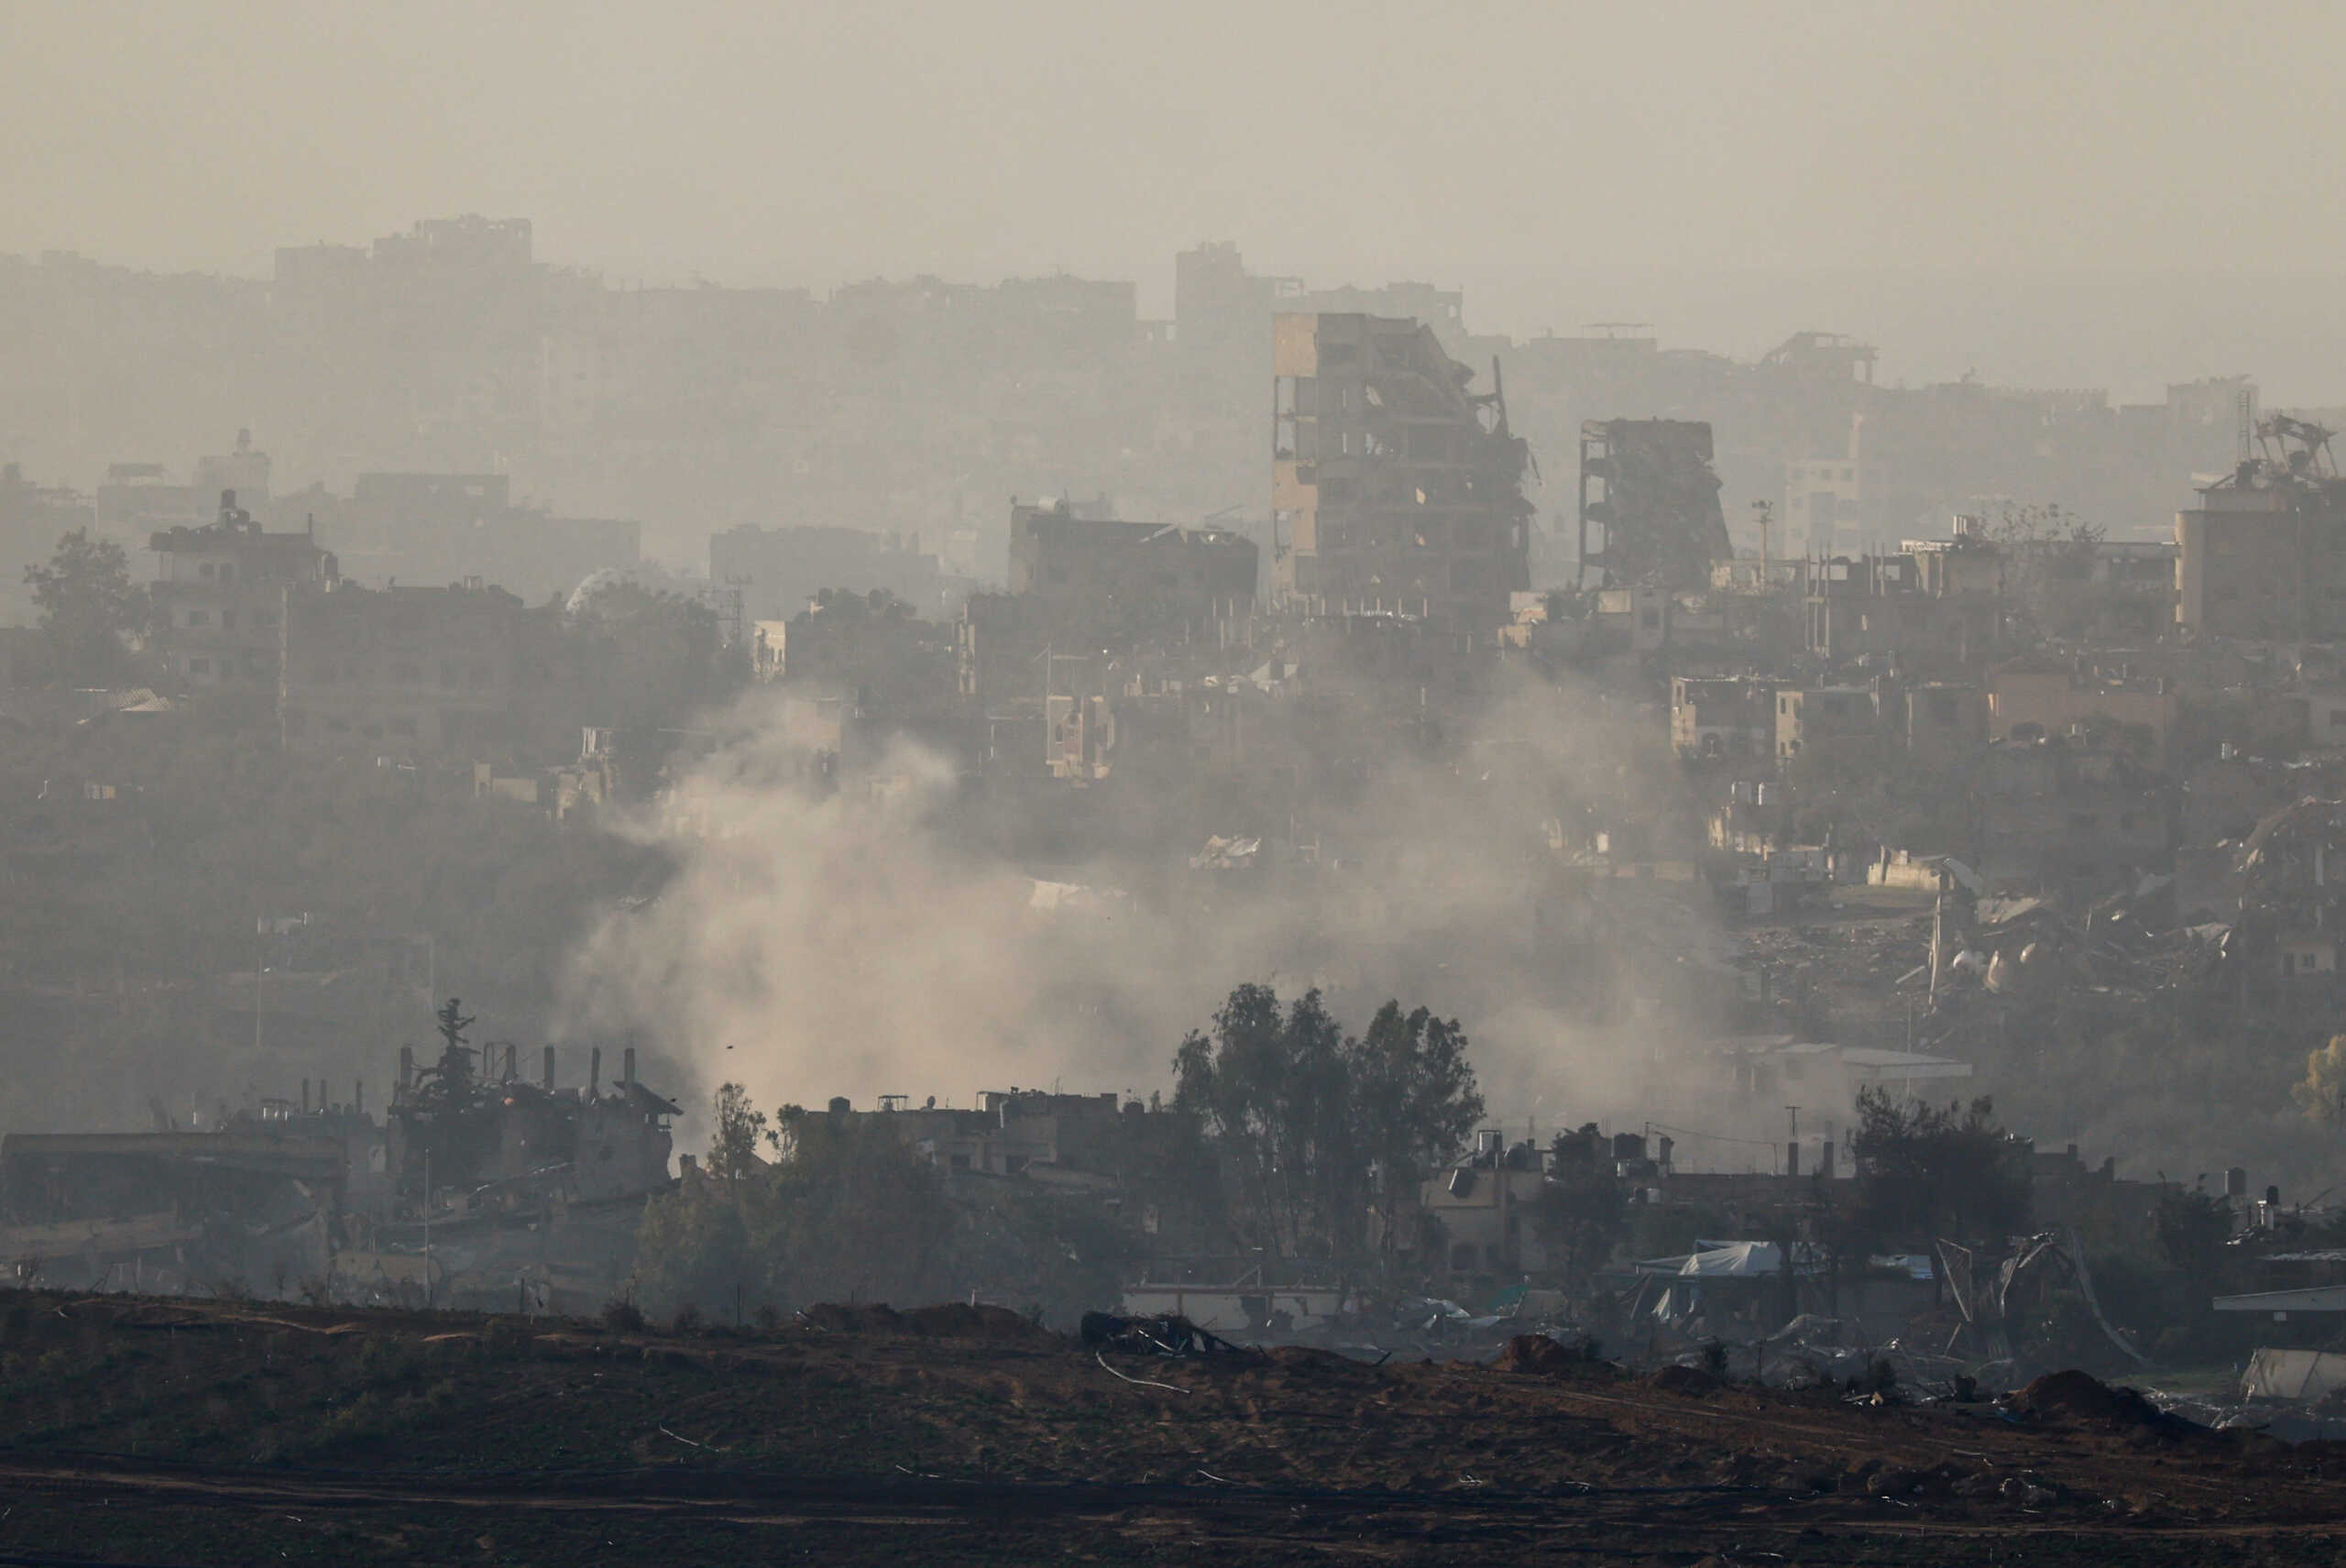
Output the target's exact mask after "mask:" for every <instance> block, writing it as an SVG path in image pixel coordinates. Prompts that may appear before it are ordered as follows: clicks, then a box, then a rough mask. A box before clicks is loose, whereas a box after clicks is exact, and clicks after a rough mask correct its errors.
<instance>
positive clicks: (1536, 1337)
mask: <svg viewBox="0 0 2346 1568" xmlns="http://www.w3.org/2000/svg"><path fill="white" fill-rule="evenodd" d="M1491 1369H1492V1370H1493V1371H1495V1372H1525V1373H1530V1374H1532V1375H1533V1376H1540V1377H1588V1376H1611V1375H1612V1373H1613V1371H1614V1368H1613V1367H1612V1365H1610V1364H1609V1363H1607V1362H1603V1361H1599V1360H1597V1359H1596V1358H1595V1356H1593V1355H1591V1354H1589V1353H1588V1352H1587V1351H1586V1350H1585V1349H1583V1348H1580V1347H1577V1346H1574V1345H1569V1344H1560V1343H1557V1342H1556V1341H1554V1340H1552V1339H1550V1338H1549V1337H1548V1336H1547V1335H1546V1334H1518V1335H1516V1336H1515V1338H1513V1339H1511V1340H1509V1341H1507V1348H1506V1349H1504V1350H1502V1351H1500V1352H1499V1354H1498V1356H1497V1358H1496V1360H1494V1361H1493V1362H1492V1363H1491Z"/></svg>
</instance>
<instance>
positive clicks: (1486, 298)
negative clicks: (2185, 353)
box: [0, 0, 2346, 395]
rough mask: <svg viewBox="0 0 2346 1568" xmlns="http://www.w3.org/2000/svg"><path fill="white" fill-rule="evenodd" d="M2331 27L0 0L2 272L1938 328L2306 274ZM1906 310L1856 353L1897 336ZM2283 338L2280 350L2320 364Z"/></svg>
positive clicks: (2038, 18) (2321, 232)
mask: <svg viewBox="0 0 2346 1568" xmlns="http://www.w3.org/2000/svg"><path fill="white" fill-rule="evenodd" d="M2341 18H2346V6H2337V5H2314V4H2292V3H2286V0H2285V3H2279V4H2275V3H2272V0H2267V3H2264V4H2261V5H2255V6H2253V7H2242V6H2240V5H2226V6H2214V5H2196V6H2186V5H2148V4H2143V5H2115V4H2112V5H2076V4H2067V5H2065V4H2047V3H2045V0H1975V3H1973V4H1967V5H1953V4H1921V3H1915V0H1892V3H1889V4H1884V3H1881V0H1870V3H1867V4H1837V3H1814V4H1804V5H1800V4H1779V5H1749V4H1724V3H1723V4H1717V5H1684V4H1667V3H1664V4H1655V3H1651V0H1648V3H1644V4H1639V5H1623V4H1620V3H1619V0H1608V3H1607V4H1604V5H1576V4H1556V3H1552V0H1551V3H1549V4H1526V5H1501V4H1476V3H1474V0H1448V3H1444V4H1425V3H1423V0H1418V3H1414V4H1409V5H1378V4H1357V5H1301V4H1279V3H1277V0H1272V3H1270V4H1264V3H1262V0H1250V3H1243V4H1242V3H1233V0H1182V3H1181V4H1176V5H1158V6H1153V7H1145V6H1140V5H1102V4H1099V3H1098V0H1084V3H1081V4H1075V3H1068V0H997V3H994V4H989V5H903V4H891V3H885V0H882V3H874V0H859V3H856V4H839V3H833V0H789V3H785V4H780V5H775V4H716V3H710V0H662V3H660V4H656V5H655V4H651V3H648V0H643V3H636V4H625V5H620V4H610V3H607V0H565V3H563V4H536V3H532V4H498V3H496V0H469V3H466V4H442V3H438V0H403V3H401V4H399V5H361V4H354V3H347V0H345V3H333V4H323V5H321V4H318V3H317V0H302V3H300V4H292V3H280V0H208V3H204V4H177V3H170V4H156V5H109V4H104V3H102V0H75V3H71V4H50V3H48V0H0V51H5V59H6V60H8V62H9V65H10V69H9V71H8V72H7V78H8V81H7V89H6V91H5V93H0V176H4V177H5V182H4V183H0V194H5V200H0V250H14V251H32V250H38V249H42V248H46V247H60V248H72V249H78V250H81V251H83V252H85V253H87V254H91V255H93V256H97V257H100V258H104V259H109V260H120V261H133V262H139V263H145V264H150V265H157V266H168V267H181V266H198V267H214V268H223V269H233V270H237V271H250V272H256V273H258V272H262V271H265V270H266V269H267V267H268V262H269V253H270V251H271V250H272V249H273V247H275V246H277V245H278V244H280V243H284V242H288V241H296V240H314V239H321V238H325V239H334V240H339V241H355V242H363V241H364V240H366V239H367V238H368V237H370V236H375V235H378V234H383V233H388V232H390V231H392V230H395V229H399V228H403V227H405V226H406V225H408V224H410V223H411V222H412V221H413V220H414V219H415V218H417V217H419V216H422V215H425V214H451V213H458V212H467V211H477V212H483V213H488V214H496V215H527V216H530V217H532V218H534V219H535V220H536V222H537V225H538V247H539V253H540V255H541V256H542V257H544V258H550V259H557V260H565V261H576V262H579V263H582V264H586V265H592V266H597V267H599V268H601V269H604V270H606V271H607V272H609V273H612V274H618V275H637V274H641V275H648V276H650V277H652V278H654V279H659V280H677V279H684V278H688V277H691V276H693V275H695V274H696V273H697V274H703V275H706V276H707V277H709V278H711V279H713V280H720V281H729V282H730V281H788V282H806V283H811V284H814V285H816V286H818V287H820V286H825V285H828V283H831V282H833V281H837V280H841V279H844V278H850V277H857V276H866V275H871V274H874V273H888V274H894V275H902V274H905V273H909V272H914V271H919V270H933V271H938V272H943V273H946V274H948V275H952V276H957V277H970V278H983V277H988V276H994V275H999V274H1002V273H1003V272H1008V271H1021V272H1035V271H1045V270H1049V269H1054V268H1060V267H1064V268H1067V269H1072V270H1077V271H1083V272H1090V273H1106V274H1112V275H1118V276H1126V277H1136V278H1139V279H1140V280H1142V282H1143V285H1144V290H1145V293H1144V304H1145V307H1150V308H1154V309H1156V310H1158V311H1162V310H1163V309H1165V308H1166V302H1167V295H1168V291H1169V287H1168V280H1169V265H1170V264H1169V258H1170V256H1171V254H1172V253H1173V251H1175V250H1176V249H1178V248H1180V247H1184V246H1186V245H1189V244H1192V243H1194V242H1195V241H1197V240H1199V239H1200V238H1205V237H1228V238H1234V239H1236V240H1237V241H1238V242H1239V243H1240V245H1241V247H1242V248H1243V249H1244V251H1245V253H1246V255H1247V257H1248V258H1249V260H1250V262H1253V263H1254V264H1255V265H1257V266H1258V267H1262V268H1266V269H1279V270H1307V271H1309V272H1310V275H1311V276H1313V277H1314V278H1315V279H1316V280H1327V281H1339V280H1347V279H1349V280H1357V281H1365V282H1366V281H1381V280H1384V279H1385V278H1386V277H1387V276H1420V277H1431V278H1433V279H1435V280H1441V281H1446V282H1467V283H1469V284H1475V283H1477V282H1478V280H1479V281H1480V283H1481V289H1480V291H1479V292H1478V293H1477V294H1476V295H1474V296H1472V297H1470V311H1472V312H1473V314H1474V319H1475V321H1476V323H1477V324H1480V325H1484V326H1488V327H1493V328H1496V329H1500V330H1508V331H1514V332H1518V333H1520V332H1529V331H1536V330H1537V329H1538V328H1539V327H1540V325H1542V324H1552V325H1555V326H1557V327H1558V328H1559V330H1569V329H1571V328H1572V327H1573V326H1575V325H1577V324H1578V318H1576V317H1575V316H1574V312H1575V311H1576V310H1578V309H1582V308H1586V309H1589V310H1595V311H1602V310H1606V309H1607V308H1608V306H1609V305H1610V304H1611V302H1610V301H1608V300H1607V299H1606V298H1604V297H1601V296H1602V294H1603V291H1590V290H1587V289H1577V288H1575V289H1564V288H1561V287H1559V288H1557V289H1554V290H1552V291H1551V290H1550V289H1548V288H1547V286H1546V285H1545V284H1544V283H1543V280H1544V279H1545V278H1546V277H1548V276H1549V275H1550V274H1551V271H1552V273H1553V275H1554V276H1556V277H1558V278H1565V277H1573V276H1576V277H1579V278H1582V279H1614V280H1626V281H1629V282H1633V281H1634V280H1636V279H1638V278H1639V277H1640V276H1644V275H1646V274H1648V273H1649V272H1650V270H1652V269H1659V270H1660V273H1661V274H1662V275H1666V276H1667V277H1669V278H1674V279H1677V280H1680V281H1679V283H1677V284H1673V285H1672V286H1671V287H1672V288H1676V289H1677V290H1678V292H1676V293H1674V294H1673V293H1672V292H1671V291H1670V290H1669V289H1667V288H1665V289H1663V290H1662V291H1661V292H1660V293H1659V294H1658V295H1657V296H1656V298H1657V305H1656V307H1655V308H1657V309H1661V308H1664V307H1670V306H1672V302H1673V301H1674V302H1676V307H1675V308H1679V309H1683V308H1684V307H1685V306H1686V305H1688V304H1690V303H1691V304H1694V305H1695V306H1697V307H1699V306H1701V305H1702V304H1703V303H1704V302H1705V298H1706V296H1705V290H1706V289H1711V288H1714V287H1715V285H1716V280H1717V279H1719V278H1721V277H1723V276H1727V275H1730V274H1732V275H1743V276H1753V277H1757V276H1771V277H1776V278H1779V279H1786V280H1800V279H1808V280H1812V281H1813V280H1814V279H1816V278H1817V277H1820V276H1822V275H1824V274H1826V273H1835V274H1841V275H1848V274H1852V273H1858V274H1862V273H1880V272H1895V273H1900V274H1902V275H1907V276H1910V277H1919V278H1924V279H1925V280H1927V279H1928V278H1929V277H1933V276H1941V275H1947V274H1955V275H1960V276H1963V277H1965V278H1967V279H1968V280H1969V281H1968V283H1967V285H1966V286H1967V287H1972V288H1973V292H1974V294H1975V295H1976V287H1974V285H1976V282H1977V279H1976V277H1974V276H1973V275H1976V274H1980V273H2000V274H2006V275H2012V276H2023V277H2026V278H2029V279H2034V280H2042V279H2045V278H2048V277H2049V278H2055V279H2059V278H2069V279H2075V278H2079V277H2095V276H2101V275H2107V274H2113V273H2121V274H2136V275H2139V274H2145V273H2165V272H2170V271H2175V272H2183V273H2189V274H2197V275H2198V276H2199V277H2200V278H2201V279H2202V280H2205V279H2207V278H2209V276H2210V275H2226V274H2237V273H2253V274H2270V273H2274V272H2297V273H2321V272H2326V271H2328V270H2329V269H2332V268H2334V266H2335V261H2336V256H2337V250H2338V247H2339V242H2340V237H2341V236H2340V219H2339V216H2338V210H2339V209H2338V203H2337V202H2336V200H2335V199H2334V197H2335V183H2336V182H2335V180H2334V178H2333V177H2332V176H2331V175H2330V172H2329V164H2328V160H2329V157H2330V152H2331V150H2332V148H2334V147H2335V145H2336V141H2337V137H2336V131H2335V126H2334V123H2333V115H2334V104H2336V102H2337V97H2338V93H2337V79H2338V75H2339V73H2340V72H2341V70H2346V19H2341ZM1705 278H1709V279H1711V280H1714V284H1710V285H1706V284H1705V283H1704V282H1703V281H1702V280H1704V279H1705ZM1786 286H1787V287H1793V288H1794V294H1795V296H1796V295H1797V287H1795V286H1794V285H1791V284H1788V285H1786ZM2198 287H2199V288H2200V290H2201V294H2203V295H2204V294H2205V293H2206V289H2205V286H2204V284H2203V285H2199V286H2198ZM1628 292H1630V293H1634V292H1635V290H1634V288H1630V289H1628ZM1909 292H1910V293H1912V292H1913V291H1912V290H1911V289H1910V290H1909ZM1926 293H1927V284H1926V283H1925V285H1924V294H1920V295H1915V296H1914V299H1913V301H1910V302H1909V303H1907V304H1905V305H1902V306H1900V307H1897V308H1896V309H1893V310H1891V316H1892V317H1893V318H1894V319H1895V320H1896V321H1898V322H1901V323H1903V322H1906V321H1907V320H1908V319H1909V318H1913V319H1914V320H1916V321H1920V322H1925V323H1926V322H1927V317H1928V311H1927V309H1926V308H1923V306H1922V305H1921V304H1920V303H1919V302H1920V301H1921V300H1922V299H1924V297H1926ZM2194 297H2199V296H2198V295H2195V296H2194ZM1478 302H1479V304H1480V306H1481V308H1480V309H1479V310H1475V309H1474V306H1475V305H1476V304H1477V303H1478ZM1584 302H1585V304H1584ZM1617 308H1637V302H1636V301H1635V300H1634V299H1632V300H1628V301H1625V302H1622V304H1621V305H1620V306H1618V307H1617ZM1787 308H1788V307H1787ZM1969 308H1972V309H1974V310H1979V309H1982V308H1983V307H1982V306H1980V305H1979V302H1978V300H1977V299H1976V298H1975V299H1974V303H1973V305H1972V306H1971V307H1969ZM1984 308H1985V309H1986V313H1987V314H1988V316H1989V317H1990V319H1992V316H1993V309H1992V305H1990V306H1987V307H1984ZM2264 308H2265V309H2268V310H2271V309H2275V308H2276V306H2275V303H2274V302H2266V303H2265V305H2264ZM2317 309H2318V311H2321V312H2327V315H2326V316H2325V317H2324V320H2323V321H2322V322H2321V323H2317V327H2316V334H2317V335H2319V334H2323V333H2328V332H2330V331H2331V330H2332V329H2333V328H2336V329H2337V330H2339V331H2340V332H2341V333H2342V334H2346V325H2341V323H2340V322H2339V320H2338V316H2337V307H2336V306H2334V305H2332V304H2330V303H2329V302H2327V301H2324V302H2321V303H2320V304H2319V306H2318V307H2317ZM1692 314H1693V317H1694V319H1695V320H1697V321H1699V320H1701V319H1702V312H1701V310H1700V309H1699V308H1698V309H1696V310H1695V311H1694V312H1693V313H1692ZM1660 324H1661V326H1662V328H1663V331H1664V334H1665V335H1666V336H1672V337H1674V338H1676V339H1678V340H1681V341H1685V340H1688V339H1692V338H1695V337H1697V336H1698V335H1699V334H1698V333H1697V332H1695V331H1694V330H1693V329H1692V327H1691V325H1690V323H1680V322H1676V321H1672V322H1665V323H1660ZM1798 324H1817V325H1822V324H1836V323H1824V322H1809V323H1799V322H1791V321H1787V322H1781V323H1775V322H1766V321H1761V320H1759V319H1756V318H1755V319H1754V320H1753V322H1752V323H1750V324H1749V326H1748V327H1747V328H1746V329H1745V331H1746V333H1747V334H1751V335H1753V336H1754V337H1755V341H1754V342H1749V343H1746V342H1734V343H1719V344H1718V346H1722V347H1731V348H1734V349H1736V350H1738V351H1749V350H1751V349H1753V348H1755V347H1757V346H1761V345H1763V344H1762V343H1761V342H1759V341H1758V340H1759V339H1764V338H1765V337H1766V336H1768V335H1770V334H1780V332H1781V331H1785V330H1790V328H1791V327H1792V326H1793V325H1798ZM1847 324H1850V325H1853V326H1855V327H1857V328H1858V330H1868V331H1870V330H1876V329H1875V328H1874V327H1872V326H1871V325H1869V323H1863V322H1857V323H1847ZM2143 324H2144V328H2145V330H2147V331H2150V332H2153V333H2155V332H2157V331H2160V330H2162V328H2163V325H2164V323H2159V322H2156V321H2152V322H2147V323H2143ZM2276 330H2277V329H2276ZM2214 352H2218V353H2220V350H2219V351H2214ZM1887 363H1891V364H1894V363H1895V360H1894V358H1893V359H1891V360H1890V361H1887ZM2160 363H2165V361H2160ZM1931 368H1933V369H1941V368H1944V367H1941V366H1939V365H1937V364H1935V363H1934V364H1933V365H1932V366H1931ZM1955 368H1956V369H1957V371H1959V370H1960V368H1961V367H1959V366H1958V367H1955ZM2208 368H2220V366H2217V365H2211V366H2209V367H2208ZM2174 369H2175V373H2176V374H2181V373H2185V372H2186V371H2188V370H2190V369H2192V367H2189V366H2185V365H2177V366H2176V367H2174ZM2340 390H2341V395H2346V387H2341V389H2340Z"/></svg>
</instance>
